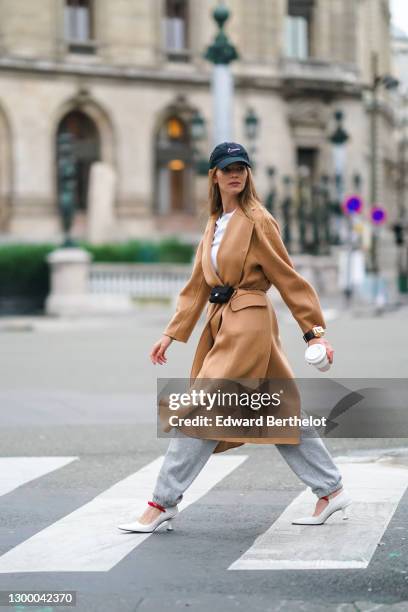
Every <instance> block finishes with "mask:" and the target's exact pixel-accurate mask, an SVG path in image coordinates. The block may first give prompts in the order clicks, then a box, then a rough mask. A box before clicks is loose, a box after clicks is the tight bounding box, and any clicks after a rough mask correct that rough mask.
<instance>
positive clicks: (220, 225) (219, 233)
mask: <svg viewBox="0 0 408 612" xmlns="http://www.w3.org/2000/svg"><path fill="white" fill-rule="evenodd" d="M236 210H237V209H236V208H235V209H234V210H232V211H231V212H229V213H223V214H222V215H221V217H219V218H218V219H217V221H216V222H215V230H214V238H213V241H212V244H211V261H212V263H213V266H214V268H215V269H216V271H217V272H218V267H217V252H218V249H219V246H220V243H221V239H222V237H223V235H224V232H225V228H226V227H227V224H228V221H229V220H230V219H231V217H232V215H233V214H234V212H235V211H236Z"/></svg>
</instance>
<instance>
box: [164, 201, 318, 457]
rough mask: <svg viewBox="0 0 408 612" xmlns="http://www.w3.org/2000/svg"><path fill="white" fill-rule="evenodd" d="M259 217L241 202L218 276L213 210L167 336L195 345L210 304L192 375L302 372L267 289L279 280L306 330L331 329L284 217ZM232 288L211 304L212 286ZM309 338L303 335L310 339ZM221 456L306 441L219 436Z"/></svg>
mask: <svg viewBox="0 0 408 612" xmlns="http://www.w3.org/2000/svg"><path fill="white" fill-rule="evenodd" d="M251 216H252V219H250V218H249V216H247V214H246V213H245V212H244V210H243V209H242V208H241V207H238V208H237V210H236V211H235V213H234V214H233V215H232V217H231V218H230V220H229V221H228V224H227V227H226V229H225V232H224V235H223V237H222V240H221V243H220V245H219V249H218V252H217V266H218V270H219V271H218V273H217V271H216V270H215V268H214V266H213V264H212V261H211V244H212V241H213V236H214V229H215V222H216V220H217V217H218V214H217V213H213V214H211V215H210V217H209V219H208V222H207V225H206V228H205V231H204V234H203V237H202V238H201V241H200V243H199V245H198V248H197V251H196V255H195V260H194V265H193V269H192V273H191V277H190V279H189V281H188V282H187V284H186V285H185V286H184V288H183V289H182V290H181V292H180V294H179V297H178V300H177V305H176V312H175V314H174V316H173V317H172V319H171V320H170V322H169V324H168V325H167V327H166V329H165V330H164V332H163V333H164V334H165V335H167V336H170V337H171V338H173V339H174V340H178V341H180V342H187V341H188V339H189V337H190V335H191V333H192V331H193V329H194V327H195V325H196V323H197V321H198V319H199V318H200V315H201V313H202V311H203V309H204V306H205V305H206V304H207V311H206V320H205V325H204V329H203V331H202V334H201V336H200V339H199V342H198V345H197V348H196V352H195V355H194V358H193V363H192V367H191V372H190V379H191V380H195V379H196V378H208V379H211V378H218V379H220V378H225V379H229V378H233V379H235V378H247V379H252V378H281V379H293V378H294V374H293V371H292V369H291V367H290V365H289V363H288V360H287V358H286V355H285V354H284V352H283V350H282V347H281V342H280V337H279V327H278V322H277V318H276V314H275V310H274V308H273V306H272V303H271V301H270V300H269V299H268V296H267V295H266V292H267V291H268V290H269V289H270V287H271V286H272V285H274V286H275V287H276V288H277V289H278V291H279V293H280V294H281V296H282V298H283V300H284V302H285V303H286V305H287V306H288V308H289V309H290V311H291V313H292V315H293V317H294V318H295V319H296V321H297V323H298V324H299V327H300V329H301V331H302V334H303V333H305V332H306V331H308V330H309V329H311V328H312V327H313V326H314V325H321V326H322V327H324V328H326V322H325V320H324V317H323V313H322V310H321V307H320V303H319V299H318V296H317V293H316V291H315V290H314V288H313V287H312V285H311V284H310V283H309V282H308V281H307V280H306V279H305V278H303V277H302V276H301V275H300V274H299V273H298V272H297V271H296V270H295V268H294V265H293V263H292V261H291V259H290V257H289V254H288V252H287V249H286V247H285V244H284V243H283V241H282V238H281V232H280V228H279V225H278V223H277V221H276V219H275V218H274V217H273V216H272V215H271V214H270V213H269V211H267V209H266V208H264V207H256V206H253V207H251ZM226 284H228V285H231V286H233V287H234V288H235V291H234V293H233V295H232V297H231V298H230V300H229V301H228V302H226V303H221V304H220V303H212V302H209V301H208V299H209V296H210V292H211V288H212V287H214V286H216V285H226ZM302 342H303V340H302ZM213 439H219V440H220V441H219V444H218V445H217V446H216V447H215V449H214V451H213V452H214V453H217V452H224V451H226V450H228V449H230V448H233V447H236V446H241V445H243V444H245V443H248V442H251V443H255V444H256V443H259V444H261V443H262V444H265V443H269V444H279V443H283V444H299V442H300V438H299V434H297V435H296V436H295V437H294V438H290V439H288V438H281V437H276V438H261V437H259V438H248V437H247V438H242V437H241V438H238V437H237V438H231V437H230V438H224V439H222V438H221V437H220V438H218V437H217V438H214V437H213Z"/></svg>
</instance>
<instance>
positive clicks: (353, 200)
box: [342, 195, 363, 215]
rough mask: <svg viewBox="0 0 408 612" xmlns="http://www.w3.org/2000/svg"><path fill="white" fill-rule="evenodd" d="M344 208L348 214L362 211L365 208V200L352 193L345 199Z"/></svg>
mask: <svg viewBox="0 0 408 612" xmlns="http://www.w3.org/2000/svg"><path fill="white" fill-rule="evenodd" d="M342 208H343V212H344V213H345V214H346V215H354V214H355V213H360V212H361V210H362V208H363V200H362V199H361V198H360V196H358V195H352V196H350V197H348V198H346V199H345V200H344V202H343V204H342Z"/></svg>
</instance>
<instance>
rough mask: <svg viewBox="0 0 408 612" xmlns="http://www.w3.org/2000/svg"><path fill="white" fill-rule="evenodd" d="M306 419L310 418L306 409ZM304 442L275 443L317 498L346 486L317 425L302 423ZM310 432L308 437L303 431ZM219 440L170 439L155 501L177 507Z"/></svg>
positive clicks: (180, 434)
mask: <svg viewBox="0 0 408 612" xmlns="http://www.w3.org/2000/svg"><path fill="white" fill-rule="evenodd" d="M301 416H302V418H304V417H306V416H307V415H305V414H304V413H303V412H302V413H301ZM300 430H301V441H300V444H275V446H276V448H277V449H278V451H279V452H280V454H281V455H282V457H283V458H284V459H285V461H286V462H287V464H288V465H289V466H290V468H291V469H292V470H293V471H294V472H295V474H296V475H297V476H298V478H300V480H302V481H303V482H304V483H305V484H306V485H307V486H308V487H310V488H311V490H312V492H313V493H314V494H315V495H316V496H317V497H323V495H329V494H330V493H333V491H336V490H337V489H339V488H340V487H341V486H342V478H341V474H340V471H339V469H338V468H337V466H336V465H335V463H334V462H333V459H332V458H331V456H330V453H329V451H328V450H327V448H326V446H325V444H324V443H323V441H322V439H321V438H320V437H319V435H318V434H317V432H316V430H315V429H314V427H313V426H304V425H301V427H300ZM306 432H307V433H308V435H307V436H305V435H303V433H306ZM218 442H219V440H206V439H201V438H192V437H190V436H186V435H185V434H183V432H181V431H177V437H175V438H172V439H171V440H170V443H169V446H168V449H167V452H166V455H165V457H164V461H163V464H162V466H161V469H160V472H159V475H158V477H157V481H156V485H155V488H154V491H153V496H152V500H153V501H155V502H157V503H158V504H161V505H162V506H164V507H169V506H174V505H176V504H178V503H179V502H180V501H181V500H182V499H183V493H184V491H186V489H187V488H188V487H189V486H190V485H191V483H192V482H193V480H194V479H195V478H196V477H197V476H198V474H199V473H200V472H201V470H202V469H203V467H204V465H205V464H206V463H207V461H208V459H209V458H210V457H211V455H212V453H213V450H214V448H215V447H216V446H217V444H218Z"/></svg>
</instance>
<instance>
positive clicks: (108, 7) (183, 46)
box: [0, 0, 395, 240]
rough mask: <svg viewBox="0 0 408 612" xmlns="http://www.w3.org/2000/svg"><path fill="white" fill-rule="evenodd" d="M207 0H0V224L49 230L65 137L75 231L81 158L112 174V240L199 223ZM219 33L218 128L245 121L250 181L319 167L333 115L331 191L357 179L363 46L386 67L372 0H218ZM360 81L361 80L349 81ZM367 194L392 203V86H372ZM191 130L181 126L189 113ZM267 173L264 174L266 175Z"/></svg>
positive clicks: (237, 130) (366, 59)
mask: <svg viewBox="0 0 408 612" xmlns="http://www.w3.org/2000/svg"><path fill="white" fill-rule="evenodd" d="M216 5H217V2H216V0H198V1H197V0H195V1H193V0H190V1H189V0H116V1H115V2H111V1H109V0H35V2H27V0H1V2H0V224H1V226H0V231H1V233H2V236H3V237H5V238H6V239H9V238H10V237H13V238H15V237H19V238H20V239H35V240H43V239H50V240H53V239H59V237H60V235H61V227H60V225H61V224H60V215H59V210H60V205H61V202H60V201H59V200H60V197H61V196H60V192H59V189H58V185H59V178H60V176H59V173H60V172H61V168H62V166H63V164H61V159H60V157H61V148H60V143H61V142H62V141H63V140H61V137H62V138H63V137H64V135H67V134H68V135H70V137H71V138H72V139H73V141H74V142H75V147H74V160H73V167H74V179H75V194H76V196H75V197H76V206H77V214H76V217H75V226H74V233H75V234H76V235H78V236H84V235H86V234H85V232H86V222H87V207H88V187H89V170H90V167H91V164H92V163H93V162H94V161H97V160H100V161H104V162H106V163H108V164H109V165H111V166H112V168H113V169H114V172H115V175H116V187H115V197H114V219H115V223H114V224H112V238H117V239H126V238H128V237H135V236H151V235H159V234H165V233H167V232H174V231H176V230H183V231H184V232H187V233H188V232H191V233H192V234H194V233H195V232H197V231H199V229H200V224H201V223H202V219H201V216H200V214H199V210H200V207H202V204H203V203H205V200H206V193H207V178H206V176H203V175H202V174H201V175H200V174H199V173H198V172H197V164H196V161H197V159H201V158H203V157H204V158H205V157H208V153H209V151H210V148H211V146H212V142H211V126H212V116H211V109H212V103H211V93H210V80H211V68H212V67H211V65H210V63H209V62H208V61H207V60H205V59H204V58H203V53H204V51H205V49H206V48H207V47H208V45H209V44H211V42H212V40H213V38H214V35H215V33H216V24H215V22H214V20H213V18H212V11H213V9H214V7H215V6H216ZM226 5H227V6H228V7H229V8H230V10H231V16H230V19H229V21H228V23H227V25H226V31H227V33H228V36H229V38H230V40H231V41H232V43H233V44H234V45H235V46H236V48H237V50H238V53H239V59H238V60H237V61H236V62H234V63H233V64H232V65H231V66H232V71H233V74H234V78H235V104H234V110H233V125H234V134H233V139H234V140H237V141H241V142H243V143H244V144H246V145H248V146H252V143H250V142H248V140H247V134H246V131H245V117H246V116H247V114H248V111H249V110H251V111H253V113H254V114H255V116H256V117H257V119H258V122H259V131H258V135H257V139H256V143H255V144H256V150H255V155H254V159H255V161H256V173H255V178H256V182H257V185H258V187H259V192H260V193H261V194H262V195H263V196H266V195H267V193H268V189H269V188H270V183H269V181H270V177H271V170H270V169H271V168H273V169H274V171H273V172H274V176H275V177H276V189H277V191H278V194H282V193H283V189H284V187H283V178H284V177H285V176H286V177H287V176H289V177H292V178H295V177H296V176H297V175H298V172H299V167H301V166H303V167H305V166H306V167H307V169H308V175H309V176H310V177H311V179H312V180H313V181H315V182H316V181H318V180H320V177H321V176H322V175H324V174H327V175H329V176H332V175H333V161H332V158H333V153H332V145H331V143H330V140H329V137H330V134H331V133H332V132H333V130H334V128H335V124H334V120H333V116H334V112H335V111H337V110H341V111H342V112H343V113H344V128H345V129H346V131H347V132H348V134H349V140H348V142H347V146H346V149H347V155H346V165H345V177H346V178H345V190H346V192H347V191H350V190H352V189H353V184H352V183H353V182H352V177H353V175H354V174H355V173H359V174H360V175H361V178H362V189H363V193H364V194H365V195H366V196H367V197H368V195H369V183H370V130H369V126H370V121H369V118H370V113H369V112H368V109H367V104H368V103H369V99H368V96H367V89H365V87H366V86H367V85H369V84H370V82H371V80H372V58H373V53H374V54H376V56H377V58H378V69H379V71H380V73H381V74H388V73H389V72H390V71H391V56H390V35H389V29H390V28H389V21H390V13H389V3H388V1H387V0H252V2H247V1H246V0H230V1H229V2H226ZM364 92H365V93H364ZM379 99H380V108H379V130H378V139H379V143H378V151H379V155H378V159H377V165H378V168H377V170H378V171H377V191H378V197H379V199H380V200H381V201H382V203H383V204H384V205H385V206H386V207H387V208H388V209H389V211H390V215H391V217H392V214H393V212H392V211H393V210H394V207H395V186H394V178H393V164H394V162H395V150H394V140H393V130H394V123H393V110H392V95H391V94H390V93H389V92H387V90H386V89H385V88H383V89H381V90H380V91H379ZM197 117H198V118H202V120H203V121H204V128H205V130H204V136H203V137H202V138H201V139H200V140H198V141H197V140H196V139H195V138H194V136H195V133H194V128H193V126H194V120H195V119H197ZM268 172H269V174H268Z"/></svg>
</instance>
